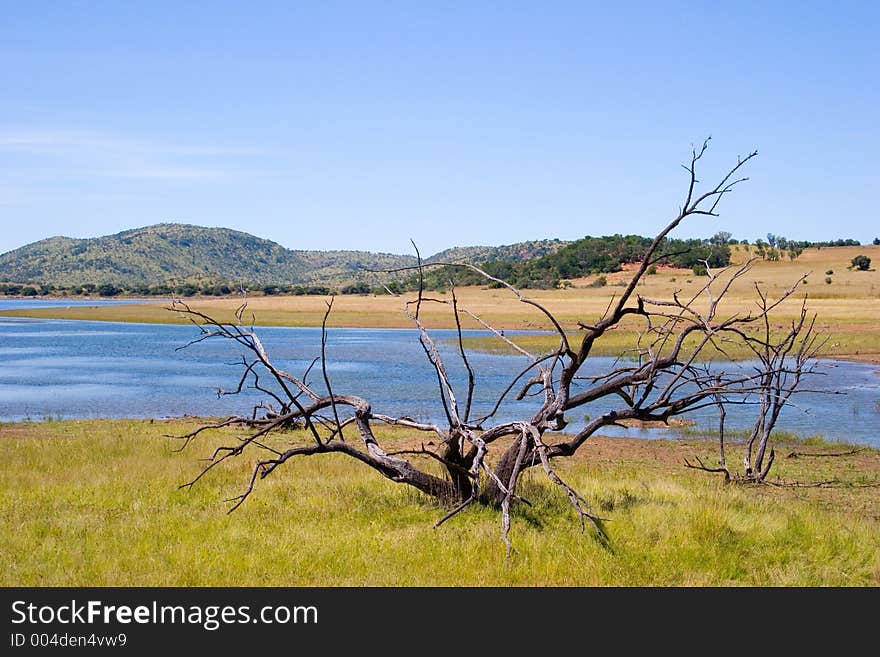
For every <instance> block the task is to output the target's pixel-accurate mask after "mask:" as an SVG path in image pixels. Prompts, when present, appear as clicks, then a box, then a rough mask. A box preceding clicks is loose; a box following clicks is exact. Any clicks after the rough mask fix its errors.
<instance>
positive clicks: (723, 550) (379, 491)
mask: <svg viewBox="0 0 880 657" xmlns="http://www.w3.org/2000/svg"><path fill="white" fill-rule="evenodd" d="M191 426H192V424H191V423H188V424H186V423H181V422H160V421H156V422H150V421H111V420H95V421H65V422H51V423H21V424H6V425H0V450H2V452H0V458H2V460H3V463H4V467H3V469H2V472H0V490H2V498H0V559H2V563H3V564H4V568H3V570H2V572H0V585H3V586H49V585H52V586H126V585H132V586H162V585H168V586H243V585H257V586H259V585H280V586H288V585H291V586H293V585H305V586H309V585H328V586H336V585H347V586H414V585H425V586H432V585H456V586H459V585H462V586H495V585H500V586H509V585H524V586H533V585H551V586H568V585H587V586H592V585H598V586H610V585H614V586H634V585H640V586H641V585H647V586H654V585H663V586H666V585H685V586H702V585H713V586H714V585H722V586H726V585H786V586H788V585H806V586H851V585H853V586H875V585H877V584H878V583H880V538H878V537H880V499H878V489H877V488H872V487H867V488H848V489H831V490H825V489H790V488H776V487H770V486H763V487H737V486H725V485H723V484H722V483H721V481H720V480H719V479H718V478H716V477H713V476H709V475H706V474H704V473H698V472H695V471H691V470H687V469H686V468H684V467H683V466H682V462H681V459H682V458H683V456H685V455H690V454H700V455H702V456H704V457H708V458H711V456H712V454H713V449H714V447H713V445H712V444H711V443H704V442H702V441H698V440H697V441H695V440H689V441H683V440H682V441H637V440H636V441H628V440H625V439H600V440H597V441H596V442H595V443H591V444H588V445H587V446H586V447H585V448H584V450H583V452H584V454H583V456H582V457H581V456H579V457H578V458H577V459H574V460H570V461H568V462H565V463H560V464H559V466H558V469H559V472H560V474H561V475H562V476H563V477H565V478H566V479H567V480H568V481H569V482H570V483H571V484H573V485H574V486H575V487H577V488H578V489H579V490H580V491H581V492H583V493H584V494H585V495H586V496H587V497H588V499H590V500H592V501H593V503H594V507H595V509H596V510H597V511H599V512H600V514H601V515H602V516H604V517H606V518H609V519H610V521H609V522H608V529H609V531H610V535H611V541H612V547H611V549H607V548H605V547H603V546H602V545H600V544H599V543H598V542H597V541H595V540H593V539H592V538H591V537H590V535H589V534H587V535H584V534H581V533H580V531H579V530H578V528H577V525H576V522H575V519H574V516H573V513H572V511H571V509H570V507H569V505H568V501H567V499H566V498H565V497H564V496H563V495H561V493H560V492H559V491H558V490H557V489H555V488H553V487H552V486H550V485H549V484H548V483H547V482H546V479H545V478H544V476H543V474H542V473H541V472H539V471H538V470H534V471H530V472H529V474H528V475H527V477H526V480H525V482H524V485H523V489H522V493H523V495H524V496H525V497H527V498H528V499H529V500H530V501H531V502H532V504H533V506H532V507H526V506H524V505H523V506H518V507H515V511H514V518H513V529H512V539H513V543H514V546H515V549H516V552H515V553H514V554H513V556H512V558H511V560H510V561H509V562H507V561H506V560H505V553H504V546H503V543H502V542H501V540H500V536H499V518H498V515H497V513H496V512H495V511H493V510H490V509H477V508H474V509H471V510H468V511H466V512H464V513H462V514H460V515H459V516H457V517H456V518H454V519H453V520H451V521H450V522H448V523H446V524H445V525H444V526H443V527H441V528H440V529H436V530H435V529H432V524H433V522H435V521H436V520H437V519H438V518H439V517H440V516H441V515H442V514H443V512H444V511H443V509H441V508H439V507H438V506H437V505H436V504H435V503H434V502H433V501H431V500H429V499H427V498H425V497H424V496H422V495H421V494H419V493H417V492H414V491H412V490H410V489H408V488H404V487H402V486H399V485H396V484H393V483H391V482H388V481H387V480H384V479H383V478H381V477H380V476H378V475H377V474H375V473H374V472H373V471H371V470H369V469H367V468H366V467H364V466H362V465H360V464H358V463H356V462H353V461H351V460H350V459H346V458H344V457H337V456H321V457H314V458H311V459H302V460H300V461H295V462H292V463H290V464H288V466H287V467H284V468H282V469H280V470H279V471H277V472H276V474H275V475H273V476H272V477H270V478H268V479H267V480H265V481H262V482H260V483H259V484H258V487H257V489H256V491H255V493H254V494H253V495H252V496H251V498H250V499H249V500H248V501H247V502H246V503H245V504H244V505H243V506H242V507H241V508H240V509H239V510H238V511H236V512H235V513H233V514H231V515H228V514H227V513H226V509H227V508H228V504H227V503H224V502H223V499H224V498H228V497H232V496H233V495H235V494H237V493H238V492H240V491H241V490H242V487H243V486H244V484H245V477H246V475H247V473H248V471H249V467H250V466H249V463H248V462H246V461H243V460H240V461H239V462H237V463H234V464H232V467H228V468H220V469H217V470H216V471H215V472H213V473H212V474H211V475H209V476H208V477H206V478H205V479H204V480H203V481H202V482H200V483H199V484H198V485H196V486H195V487H194V488H193V489H191V490H178V488H177V487H178V485H179V484H181V483H183V482H185V481H187V480H189V479H191V478H192V477H193V476H194V475H195V474H196V473H197V472H198V471H199V469H200V465H201V464H200V462H199V461H198V458H200V457H203V456H205V455H206V454H208V453H209V449H210V444H211V442H210V441H208V442H204V443H200V444H194V445H192V446H191V447H190V448H189V449H188V450H187V451H185V452H182V453H174V452H173V451H172V448H173V447H175V446H176V443H175V442H174V441H172V440H170V439H167V438H164V437H162V434H163V433H169V432H170V433H176V432H180V431H182V430H183V429H184V428H186V427H191ZM230 437H231V436H230V435H228V434H227V435H226V436H225V440H227V441H228V440H229V439H230ZM291 438H294V436H292V435H291V434H288V435H287V436H285V438H284V440H289V439H291ZM390 440H392V442H398V443H403V442H406V440H408V438H407V437H406V435H405V434H401V433H400V432H398V433H395V434H394V435H392V436H391V437H390ZM853 459H855V460H853ZM778 460H779V462H780V463H779V468H780V470H779V474H780V476H783V477H786V478H797V477H801V478H809V477H814V478H815V477H816V476H819V477H820V478H825V477H826V476H827V475H828V470H829V469H831V470H833V474H834V476H835V477H837V478H840V479H841V480H848V481H863V482H864V481H869V482H870V481H873V482H876V481H877V480H878V477H880V455H878V452H877V451H876V450H868V451H867V452H860V453H859V454H858V455H857V456H854V457H852V459H850V458H846V459H843V458H841V459H837V458H835V459H821V461H822V462H821V463H819V462H818V461H820V459H815V460H810V459H782V458H780V459H778ZM817 469H821V471H820V472H817V471H816V470H817Z"/></svg>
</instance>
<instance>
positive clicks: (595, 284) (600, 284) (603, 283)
mask: <svg viewBox="0 0 880 657" xmlns="http://www.w3.org/2000/svg"><path fill="white" fill-rule="evenodd" d="M606 285H608V279H607V278H605V277H604V276H599V278H597V279H596V280H595V281H593V282H592V283H590V287H604V286H606Z"/></svg>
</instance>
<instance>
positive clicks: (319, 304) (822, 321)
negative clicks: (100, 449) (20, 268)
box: [0, 246, 880, 362]
mask: <svg viewBox="0 0 880 657" xmlns="http://www.w3.org/2000/svg"><path fill="white" fill-rule="evenodd" d="M746 248H747V247H744V246H739V247H734V250H733V253H732V256H733V260H734V261H735V262H738V263H739V262H743V261H744V260H745V259H746V258H747V257H748V256H749V255H753V253H752V252H747V251H746ZM858 254H864V255H867V256H868V257H870V258H871V259H872V260H873V261H874V262H875V263H877V264H880V247H878V246H859V247H834V248H823V249H815V248H813V249H807V250H805V251H804V253H803V254H802V255H801V256H800V257H799V258H798V259H797V260H795V261H794V262H791V261H789V260H788V259H785V260H782V261H779V262H769V261H760V260H759V261H757V262H756V263H755V264H754V266H753V268H752V270H751V271H750V272H749V274H748V276H747V277H745V278H743V279H741V280H740V281H738V282H736V283H735V284H734V285H733V286H732V288H731V290H730V292H729V294H728V296H727V297H726V303H725V304H724V305H723V306H722V312H723V314H724V315H725V316H726V315H729V314H733V313H738V312H739V313H745V312H749V311H750V310H754V308H755V305H754V304H755V299H756V297H755V290H754V286H755V284H756V283H757V284H759V285H760V286H761V287H762V288H763V289H765V290H766V291H767V292H768V293H769V294H770V296H771V297H776V296H778V295H779V294H781V293H782V292H783V291H784V290H785V289H787V288H788V287H789V286H790V285H791V284H792V283H793V282H794V281H795V280H796V279H797V278H799V277H800V276H801V275H803V274H807V273H809V277H808V279H807V285H805V286H804V287H803V288H802V290H803V291H802V292H799V293H798V295H797V298H802V297H803V294H808V296H809V308H810V309H811V310H812V311H814V312H816V313H817V314H818V323H817V326H818V328H819V329H820V330H821V331H823V332H825V333H827V334H828V335H829V336H830V339H829V341H828V344H827V347H826V349H825V355H827V356H828V357H856V358H859V359H864V360H874V361H876V362H880V322H878V321H877V318H878V317H880V273H878V271H877V270H876V269H875V270H872V271H867V272H863V271H849V270H847V266H848V265H849V264H850V261H851V260H852V258H853V257H854V256H856V255H858ZM827 271H833V274H830V275H829V274H826V272H827ZM627 277H628V274H627V272H618V273H615V274H607V275H606V276H605V278H606V280H607V285H606V286H604V287H591V286H590V284H591V283H592V282H593V280H594V278H595V277H592V278H587V279H582V280H575V281H572V282H571V283H572V285H571V287H568V288H566V289H558V290H529V291H527V294H528V296H529V297H530V298H533V299H535V300H536V301H539V302H540V303H542V304H544V305H545V306H546V307H547V308H548V309H549V310H550V311H551V312H553V313H554V314H555V315H556V316H557V318H558V319H559V320H560V322H561V323H562V326H563V328H565V330H566V331H570V332H571V333H572V334H576V332H577V330H578V329H577V322H578V321H583V322H587V323H589V322H592V321H595V320H596V319H598V317H599V316H600V315H601V314H602V312H603V311H604V310H605V308H606V307H607V305H608V303H609V300H610V299H611V298H612V296H613V295H615V294H616V293H617V294H619V293H620V292H621V291H622V288H621V287H619V286H620V285H623V284H625V283H624V281H625V280H626V279H627ZM826 278H830V279H831V283H830V284H828V283H826V282H825V280H826ZM704 280H705V279H701V278H699V277H697V276H694V275H693V273H692V272H691V271H690V270H674V269H660V270H659V271H658V273H657V274H656V275H652V276H647V277H645V279H644V282H643V284H642V285H641V286H640V287H639V293H640V294H642V295H644V296H646V297H651V298H670V297H671V295H672V293H673V292H675V291H676V290H681V296H682V298H686V296H687V295H688V294H691V295H692V294H694V293H695V292H696V291H697V290H698V289H699V288H700V287H701V286H702V284H703V281H704ZM432 296H434V297H435V298H438V299H443V300H447V301H448V300H450V299H451V295H450V294H449V293H445V294H444V293H433V294H432ZM457 296H458V299H459V304H460V305H461V306H462V307H466V308H468V309H470V310H472V311H474V312H475V313H477V314H478V315H480V316H481V317H482V318H484V319H485V320H486V321H488V322H490V323H491V324H492V325H493V326H496V327H497V328H500V329H505V330H513V329H528V330H546V329H548V328H549V326H548V324H547V322H546V320H545V319H544V318H543V316H542V315H541V314H540V313H539V312H537V311H536V310H535V309H534V308H531V307H529V306H527V305H525V304H522V303H519V302H518V301H517V300H516V299H515V298H514V297H513V296H512V295H511V294H510V292H508V291H506V290H498V289H485V288H477V287H472V288H463V289H460V290H458V291H457ZM407 298H411V295H409V296H408V297H407ZM188 303H190V304H191V305H192V306H193V307H194V308H196V309H198V310H202V311H204V312H207V313H209V314H212V315H214V316H216V317H218V318H222V319H225V320H232V318H233V312H234V310H235V308H236V307H237V306H238V305H239V304H240V300H238V299H217V298H192V299H190V300H188ZM326 303H327V299H326V298H324V297H310V296H301V297H296V296H292V297H264V296H258V297H253V298H251V299H250V300H249V301H248V313H247V317H248V318H250V317H253V321H254V323H255V324H256V325H258V326H259V325H262V326H278V325H282V326H320V324H321V320H322V318H323V315H324V312H325V310H326ZM403 303H404V298H401V297H392V296H387V295H385V296H357V295H352V296H339V297H337V298H336V299H335V301H334V306H333V314H332V316H331V318H330V321H329V325H330V326H339V327H342V326H350V327H377V328H386V327H389V328H390V327H411V326H412V323H411V322H410V320H409V319H408V318H407V317H406V315H404V313H403V311H402V309H403ZM38 304H39V302H38V301H35V302H34V305H35V308H33V309H29V310H15V311H2V312H0V315H19V316H30V317H52V318H61V319H91V320H106V321H123V322H159V323H174V322H181V323H182V322H187V321H188V320H187V319H186V318H184V317H182V316H179V315H176V314H175V313H172V312H169V311H168V310H167V309H166V308H165V306H166V305H167V304H163V303H152V304H138V305H130V306H96V307H76V308H42V309H41V308H39V306H38ZM799 309H800V307H799V305H798V302H797V301H794V300H793V301H791V302H790V303H788V304H787V305H786V307H785V308H784V309H782V308H780V309H779V312H778V313H777V314H776V315H775V320H776V322H777V324H778V325H779V326H780V327H781V326H782V325H783V324H784V323H785V322H786V321H787V320H790V319H791V318H793V317H794V316H795V315H796V313H797V312H798V311H799ZM422 317H423V319H424V320H425V322H426V324H427V325H428V326H429V327H430V326H432V327H437V328H452V327H454V317H453V315H452V313H451V310H450V308H449V307H448V306H446V305H439V304H425V305H424V306H423V309H422ZM464 325H465V326H466V327H470V328H478V327H479V326H478V324H476V323H475V322H473V321H472V320H470V319H468V318H465V321H464ZM639 328H640V325H638V324H637V323H631V324H629V325H628V326H623V327H621V330H618V331H616V332H615V333H614V334H612V335H609V336H607V338H606V339H604V340H603V342H602V343H601V344H597V345H596V351H595V353H597V354H617V353H620V352H621V351H622V350H624V349H626V348H628V347H631V346H632V345H633V343H634V339H635V335H636V331H637V330H638V329H639ZM520 340H522V344H524V345H525V346H527V347H529V348H531V349H533V350H535V351H539V352H540V351H544V350H546V349H549V348H551V347H552V346H553V344H554V340H553V339H549V340H548V338H546V337H540V336H537V337H531V338H527V339H520ZM471 346H473V347H476V348H479V349H482V350H493V349H503V348H504V347H503V345H502V344H501V343H499V342H497V341H495V340H489V341H484V340H478V341H474V342H472V343H471Z"/></svg>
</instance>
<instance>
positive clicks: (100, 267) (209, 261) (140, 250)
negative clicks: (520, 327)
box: [0, 222, 566, 289]
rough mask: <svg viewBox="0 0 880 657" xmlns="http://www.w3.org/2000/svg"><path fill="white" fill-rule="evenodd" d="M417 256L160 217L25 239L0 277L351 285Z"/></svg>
mask: <svg viewBox="0 0 880 657" xmlns="http://www.w3.org/2000/svg"><path fill="white" fill-rule="evenodd" d="M564 244H566V242H562V241H560V240H535V241H532V242H521V243H517V244H513V245H503V246H499V247H493V246H469V247H453V248H451V249H446V250H444V251H441V252H439V253H437V254H434V255H433V256H430V257H429V258H425V259H424V260H423V261H424V262H427V263H430V262H446V261H450V260H455V261H457V262H469V263H471V264H477V263H479V262H483V261H485V260H490V259H493V258H503V259H513V260H526V259H529V258H530V257H540V256H542V255H545V254H547V253H549V252H552V251H554V250H556V249H558V248H560V247H561V246H562V245H564ZM417 262H418V260H417V258H416V256H414V255H400V254H393V253H373V252H369V251H350V250H329V251H318V250H304V249H288V248H286V247H284V246H282V245H280V244H278V243H277V242H274V241H272V240H269V239H265V238H261V237H257V236H255V235H252V234H250V233H247V232H244V231H240V230H234V229H230V228H220V227H207V226H199V225H195V224H183V223H169V222H165V223H158V224H151V225H149V226H142V227H139V228H129V229H126V230H123V231H120V232H118V233H113V234H111V235H103V236H99V237H92V238H73V237H68V236H64V235H55V236H52V237H47V238H44V239H42V240H38V241H36V242H32V243H30V244H26V245H24V246H22V247H19V248H17V249H13V250H11V251H8V252H6V253H3V254H0V281H5V282H9V283H20V284H40V285H46V286H50V287H56V288H67V287H72V286H78V285H85V284H92V285H102V284H103V285H113V286H118V287H124V288H126V289H131V288H135V287H144V286H161V285H179V284H181V283H194V284H200V285H204V284H206V283H224V284H234V285H240V284H246V285H251V286H272V285H287V286H289V285H317V284H322V285H348V284H354V283H356V282H358V281H361V280H362V279H364V278H368V277H370V276H375V274H371V272H375V271H376V270H391V269H399V268H405V267H412V266H415V265H416V264H417ZM403 276H404V274H400V275H399V277H401V278H402V277H403ZM391 278H394V276H391Z"/></svg>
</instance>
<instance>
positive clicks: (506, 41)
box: [0, 0, 880, 254]
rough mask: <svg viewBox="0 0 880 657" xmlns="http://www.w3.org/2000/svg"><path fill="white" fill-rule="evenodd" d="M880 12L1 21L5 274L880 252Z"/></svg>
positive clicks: (162, 9) (630, 10)
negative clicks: (663, 233)
mask: <svg viewBox="0 0 880 657" xmlns="http://www.w3.org/2000/svg"><path fill="white" fill-rule="evenodd" d="M878 6H880V3H873V2H864V3H855V2H837V3H810V2H798V3H791V2H775V3H774V2H757V3H743V2H738V3H717V2H706V3H701V2H691V3H683V4H678V3H674V2H656V3H591V2H586V1H584V2H552V1H545V2H532V3H524V2H512V1H511V2H497V3H495V2H368V1H362V2H351V3H345V2H278V3H274V2H259V1H254V2H247V3H245V2H238V3H224V2H210V3H208V2H187V3H184V2H179V1H177V2H160V1H155V0H154V1H151V2H149V3H147V2H140V3H138V2H98V1H92V2H61V1H57V2H37V1H34V2H18V1H10V0H0V16H2V18H0V224H2V227H3V229H2V231H0V252H4V251H8V250H11V249H13V248H16V247H18V246H22V245H24V244H26V243H28V242H32V241H35V240H38V239H41V238H44V237H48V236H51V235H69V236H72V237H94V236H98V235H104V234H109V233H114V232H118V231H120V230H124V229H127V228H132V227H136V226H144V225H148V224H153V223H159V222H168V221H175V222H183V223H193V224H199V225H206V226H225V227H229V228H234V229H238V230H244V231H247V232H250V233H253V234H255V235H259V236H261V237H266V238H269V239H273V240H275V241H277V242H279V243H281V244H283V245H284V246H286V247H289V248H294V249H361V250H369V251H384V252H393V253H409V252H411V246H410V239H413V240H415V242H416V243H417V244H418V246H419V248H420V249H421V251H422V253H423V254H430V253H434V252H436V251H439V250H441V249H444V248H447V247H450V246H454V245H464V244H495V245H497V244H510V243H513V242H517V241H521V240H526V239H538V238H552V237H558V238H561V239H576V238H579V237H582V236H584V235H606V234H613V233H639V234H644V235H648V234H653V233H654V232H656V230H657V229H658V228H659V227H660V226H661V225H662V224H663V223H664V222H666V221H667V220H668V219H669V218H670V217H671V216H672V215H674V213H675V211H676V209H677V207H678V206H679V205H680V203H681V200H682V197H683V193H684V191H685V182H686V180H685V178H684V172H683V171H682V169H681V167H680V166H679V165H680V164H681V163H683V162H685V161H686V160H687V158H688V155H689V153H690V149H691V146H692V144H698V143H700V142H701V141H702V139H703V138H704V137H706V136H709V135H711V136H712V145H711V148H710V151H709V153H708V154H707V156H706V158H705V160H704V168H703V170H702V173H703V176H702V179H703V180H705V181H707V182H709V181H712V180H713V179H715V178H717V177H718V176H719V175H720V174H722V173H723V171H724V170H726V168H727V167H728V166H729V165H731V164H733V163H734V162H735V160H736V157H737V156H738V155H740V154H745V153H747V152H749V151H751V150H754V149H757V150H758V151H759V153H760V154H759V156H758V158H757V159H756V160H754V161H753V162H752V163H750V166H749V168H748V171H747V175H749V177H750V178H751V180H750V181H749V182H748V183H745V184H744V185H743V186H741V187H739V188H738V189H737V191H736V193H735V194H734V195H732V196H731V197H729V198H727V199H726V200H725V202H724V203H723V205H722V206H721V217H720V218H718V219H710V220H708V221H707V220H704V219H700V220H694V221H691V222H690V223H689V224H685V225H683V226H682V227H680V228H679V230H678V232H677V235H678V236H681V237H693V236H697V237H708V236H710V235H712V234H713V233H715V232H717V231H718V230H727V231H729V232H731V233H733V235H734V236H735V237H738V238H748V239H750V240H753V239H755V238H757V237H764V236H765V235H766V233H767V232H773V233H776V234H778V235H785V236H787V237H789V238H793V239H809V240H823V239H835V238H838V237H851V238H854V239H858V240H861V241H862V242H863V243H865V242H869V241H870V240H871V239H873V238H874V237H875V236H877V235H878V234H880V221H878V213H877V210H876V205H877V202H876V199H875V197H874V191H875V187H876V185H877V181H878V179H880V175H878V174H880V166H878V160H877V156H878V153H880V130H878V118H880V80H878V71H880V36H878V35H880V9H878Z"/></svg>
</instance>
